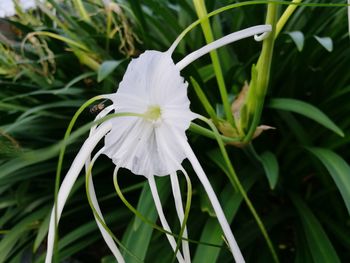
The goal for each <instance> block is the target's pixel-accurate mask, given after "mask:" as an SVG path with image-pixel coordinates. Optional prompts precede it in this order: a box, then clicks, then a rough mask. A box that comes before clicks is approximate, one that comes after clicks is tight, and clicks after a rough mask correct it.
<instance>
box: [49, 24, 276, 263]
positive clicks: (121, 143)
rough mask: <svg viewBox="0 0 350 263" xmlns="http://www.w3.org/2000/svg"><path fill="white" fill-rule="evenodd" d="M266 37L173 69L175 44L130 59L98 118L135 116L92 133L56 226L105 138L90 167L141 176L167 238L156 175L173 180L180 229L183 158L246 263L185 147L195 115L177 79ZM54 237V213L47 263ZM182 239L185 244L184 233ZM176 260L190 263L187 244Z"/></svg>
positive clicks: (245, 33)
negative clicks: (195, 65) (101, 162)
mask: <svg viewBox="0 0 350 263" xmlns="http://www.w3.org/2000/svg"><path fill="white" fill-rule="evenodd" d="M269 31H271V26H270V25H261V26H255V27H251V28H248V29H244V30H241V31H239V32H235V33H232V34H229V35H227V36H225V37H223V38H221V39H219V40H217V41H214V42H212V43H210V44H208V45H206V46H204V47H202V48H200V49H199V50H197V51H195V52H193V53H191V54H189V55H188V56H186V57H185V58H184V59H182V60H181V61H180V62H178V63H177V64H175V63H174V62H173V60H172V59H171V54H172V52H173V50H174V49H175V47H176V45H177V44H178V40H176V41H175V43H174V44H173V45H172V46H171V47H170V49H169V50H168V51H166V52H159V51H146V52H145V53H143V54H142V55H140V57H138V58H137V59H133V60H132V61H131V62H130V64H129V66H128V68H127V70H126V73H125V75H124V78H123V80H122V82H121V83H120V85H119V88H118V91H117V92H116V93H115V94H109V95H104V96H103V97H104V98H107V99H110V100H111V101H112V102H113V105H111V106H109V107H108V108H106V109H105V110H104V111H103V112H101V113H100V114H99V116H98V117H97V118H101V117H103V116H105V115H106V114H108V113H109V112H110V111H112V110H113V111H114V112H115V113H126V112H129V113H134V114H137V115H133V116H131V115H130V116H122V117H119V118H114V119H112V120H108V121H105V122H104V123H102V124H100V125H99V126H97V127H96V126H95V127H93V128H92V129H91V131H90V135H89V138H88V139H87V140H86V141H85V143H84V145H83V146H82V148H81V150H80V151H79V153H78V154H77V156H76V158H75V159H74V161H73V163H72V165H71V168H70V169H69V171H68V173H67V175H66V177H65V178H64V180H63V182H62V185H61V188H60V190H59V193H58V199H57V200H58V201H57V222H58V221H59V218H60V216H61V213H62V210H63V206H64V204H65V202H66V200H67V198H68V195H69V192H70V190H71V188H72V186H73V184H74V182H75V180H76V179H77V177H78V175H79V173H80V171H81V169H82V168H83V166H84V164H86V167H87V166H88V165H89V164H90V154H91V152H92V150H93V149H94V148H95V146H96V145H97V143H98V142H99V141H100V140H101V139H102V138H105V145H104V146H103V148H102V149H100V150H99V151H98V152H97V154H96V155H95V156H94V157H93V159H92V161H91V165H92V164H93V163H94V162H95V160H96V159H97V158H98V156H99V155H100V154H102V153H104V154H106V155H107V156H108V157H110V158H111V159H112V161H113V163H114V164H115V165H116V169H115V173H114V174H115V176H116V174H117V172H118V169H119V168H120V167H123V168H127V169H129V170H131V171H132V172H133V173H135V174H139V175H143V176H145V177H146V178H147V180H148V182H149V185H150V189H151V192H152V196H153V199H154V202H155V205H156V208H157V212H158V214H159V218H160V221H161V223H162V225H163V228H164V229H165V230H166V231H168V232H171V229H170V227H169V225H168V223H167V221H166V218H165V215H164V212H163V210H162V206H161V202H160V199H159V195H158V191H157V187H156V184H155V179H154V175H157V176H165V175H171V176H170V179H171V183H172V190H173V195H174V199H175V204H176V211H177V213H178V217H179V221H180V224H182V222H183V219H184V212H183V205H182V200H181V193H180V190H179V189H180V188H179V186H178V180H177V175H176V171H182V173H184V174H185V175H186V171H185V170H184V169H183V168H182V166H181V163H182V161H183V160H184V159H185V158H186V159H188V160H189V161H190V163H191V165H192V167H193V169H194V171H195V172H196V174H197V176H198V178H199V180H200V181H201V183H202V185H203V187H204V189H205V191H206V192H207V194H208V197H209V200H210V201H211V204H212V206H213V208H214V211H215V213H216V215H217V218H218V221H219V223H220V225H221V227H222V229H223V232H224V235H225V238H226V240H227V242H228V245H229V246H230V249H231V251H232V254H233V257H234V259H235V261H236V262H240V263H241V262H244V259H243V256H242V253H241V251H240V249H239V247H238V245H237V243H236V240H235V238H234V236H233V234H232V231H231V229H230V226H229V224H228V222H227V220H226V218H225V215H224V212H223V210H222V208H221V206H220V203H219V201H218V199H217V197H216V195H215V193H214V191H213V188H212V187H211V185H210V182H209V180H208V178H207V176H206V175H205V173H204V171H203V169H202V167H201V165H200V163H199V161H198V160H197V157H196V156H195V154H194V153H193V151H192V149H191V147H190V145H189V144H188V142H187V137H186V134H185V131H186V130H187V129H188V128H189V126H190V123H191V121H192V120H193V119H194V118H196V117H198V116H199V115H197V114H195V113H193V112H191V110H190V108H189V106H190V102H189V99H188V97H187V86H188V84H187V83H186V82H185V81H184V79H183V78H182V77H181V75H180V71H181V70H182V69H183V68H184V67H186V66H187V65H188V64H190V63H192V62H193V61H194V60H196V59H197V58H199V57H201V56H202V55H204V54H207V53H208V52H210V51H211V50H213V49H216V48H219V47H221V46H224V45H226V44H228V43H231V42H234V41H236V40H239V39H242V38H245V37H249V36H253V35H256V34H263V33H265V32H269ZM265 35H266V34H265ZM258 39H259V38H258ZM259 40H260V39H259ZM186 176H187V175H186ZM89 180H90V184H89V189H88V190H89V195H90V197H91V200H92V202H93V204H94V207H95V210H96V212H97V215H96V214H95V218H96V216H98V217H100V219H101V220H102V222H104V220H103V216H102V213H101V210H100V208H99V206H98V202H97V198H96V194H95V190H94V187H93V183H92V179H91V177H90V178H89ZM97 223H98V227H99V228H100V231H101V233H102V235H103V237H104V239H105V241H106V243H107V245H108V247H109V248H110V249H111V251H112V252H113V254H114V255H115V258H116V260H117V261H118V262H124V259H123V258H122V256H121V253H120V252H119V250H118V248H117V246H116V244H115V243H114V241H113V239H112V238H111V237H110V235H109V234H108V232H107V231H106V229H104V227H103V226H102V225H101V221H100V220H97ZM54 234H55V207H54V208H53V210H52V213H51V219H50V227H49V236H48V250H47V256H46V263H49V262H51V257H52V251H53V243H54ZM183 237H184V238H187V230H186V229H185V231H184V234H183ZM167 238H168V240H169V243H170V245H171V247H172V249H173V250H174V251H175V250H176V241H175V239H174V237H173V236H172V235H170V234H167ZM176 257H177V259H178V261H179V262H184V263H189V262H190V261H191V259H190V252H189V247H188V242H187V241H183V242H182V253H181V251H178V252H177V254H176Z"/></svg>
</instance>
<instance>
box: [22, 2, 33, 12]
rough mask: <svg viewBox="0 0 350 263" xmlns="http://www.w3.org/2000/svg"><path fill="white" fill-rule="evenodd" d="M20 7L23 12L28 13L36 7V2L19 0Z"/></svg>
mask: <svg viewBox="0 0 350 263" xmlns="http://www.w3.org/2000/svg"><path fill="white" fill-rule="evenodd" d="M19 5H20V7H21V8H22V9H23V11H27V10H29V9H33V8H35V7H36V3H35V0H19Z"/></svg>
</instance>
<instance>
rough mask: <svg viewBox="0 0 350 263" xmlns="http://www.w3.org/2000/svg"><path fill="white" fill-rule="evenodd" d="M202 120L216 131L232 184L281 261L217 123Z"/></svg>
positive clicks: (272, 253)
mask: <svg viewBox="0 0 350 263" xmlns="http://www.w3.org/2000/svg"><path fill="white" fill-rule="evenodd" d="M199 119H200V120H202V121H204V122H205V123H207V124H208V125H209V127H210V128H211V129H212V131H213V132H214V134H215V137H216V140H217V143H218V145H219V148H220V151H221V154H222V156H223V158H224V160H225V163H226V165H227V168H228V172H229V180H230V182H231V184H232V186H233V187H234V188H235V189H237V190H238V192H239V193H240V194H241V195H242V197H243V199H244V201H245V203H246V204H247V206H248V208H249V210H250V212H251V213H252V215H253V217H254V219H255V222H256V223H257V225H258V227H259V229H260V231H261V233H262V235H263V237H264V239H265V241H266V243H267V246H268V247H269V249H270V252H271V255H272V258H273V260H274V262H275V263H278V262H280V261H279V259H278V256H277V253H276V251H275V248H274V246H273V244H272V241H271V239H270V237H269V234H268V233H267V231H266V228H265V226H264V223H263V222H262V220H261V218H260V216H259V215H258V212H257V211H256V210H255V207H254V205H253V204H252V202H251V201H250V199H249V197H248V194H247V192H246V191H245V190H244V187H243V185H242V184H241V182H240V180H239V178H238V176H237V174H236V172H235V170H234V168H233V165H232V163H231V161H230V158H229V156H228V153H227V151H226V148H225V145H224V142H223V140H222V139H221V137H220V133H219V131H218V130H217V128H216V127H215V125H214V124H213V122H212V121H211V120H208V119H207V118H205V117H200V118H199Z"/></svg>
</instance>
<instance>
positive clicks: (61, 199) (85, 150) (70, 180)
mask: <svg viewBox="0 0 350 263" xmlns="http://www.w3.org/2000/svg"><path fill="white" fill-rule="evenodd" d="M111 128H112V127H111V125H110V123H104V124H102V125H101V126H100V127H99V128H97V130H96V132H95V133H94V135H93V136H92V137H89V138H88V139H87V140H86V141H85V142H84V144H83V146H82V147H81V149H80V151H79V153H78V154H77V156H76V157H75V159H74V161H73V163H72V165H71V167H70V168H69V171H68V172H67V174H66V176H65V178H64V180H63V182H62V184H61V187H60V189H59V191H58V196H57V224H58V222H59V220H60V217H61V214H62V210H63V207H64V205H65V203H66V201H67V198H68V195H69V193H70V191H71V190H72V187H73V185H74V183H75V181H76V180H77V178H78V175H79V173H80V171H81V169H82V168H83V166H84V163H85V161H86V160H87V159H88V158H89V156H90V154H91V152H92V151H93V149H94V148H95V146H96V145H97V143H98V142H99V141H100V140H101V139H102V138H103V136H105V134H106V133H107V132H108V131H110V129H111ZM54 240H55V206H54V207H53V209H52V212H51V218H50V225H49V233H48V238H47V253H46V259H45V262H46V263H50V262H51V260H52V254H53V245H54Z"/></svg>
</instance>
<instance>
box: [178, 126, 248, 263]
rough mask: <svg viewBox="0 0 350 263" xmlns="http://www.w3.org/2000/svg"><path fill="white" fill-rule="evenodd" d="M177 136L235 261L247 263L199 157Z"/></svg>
mask: <svg viewBox="0 0 350 263" xmlns="http://www.w3.org/2000/svg"><path fill="white" fill-rule="evenodd" d="M175 136H176V139H177V141H178V143H179V144H180V145H181V147H182V148H183V150H184V152H185V153H186V156H187V158H188V160H189V161H190V163H191V165H192V167H193V169H194V170H195V172H196V174H197V176H198V178H199V180H200V181H201V183H202V185H203V187H204V189H205V191H206V192H207V194H208V197H209V200H210V202H211V204H212V206H213V208H214V211H215V214H216V216H217V218H218V221H219V223H220V225H221V228H222V230H223V232H224V234H225V237H226V239H227V242H228V244H229V246H230V248H231V251H232V254H233V257H234V259H235V261H236V262H237V263H244V262H245V261H244V258H243V255H242V253H241V251H240V249H239V247H238V245H237V242H236V240H235V238H234V236H233V234H232V231H231V228H230V225H229V224H228V222H227V219H226V217H225V214H224V211H223V210H222V208H221V206H220V203H219V200H218V198H217V197H216V195H215V192H214V190H213V188H212V186H211V184H210V182H209V180H208V178H207V176H206V175H205V173H204V171H203V168H202V166H201V165H200V163H199V161H198V160H197V157H196V155H195V154H194V153H193V150H192V148H191V146H190V145H189V144H188V142H187V141H185V140H183V138H182V137H180V136H177V134H176V133H175Z"/></svg>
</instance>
